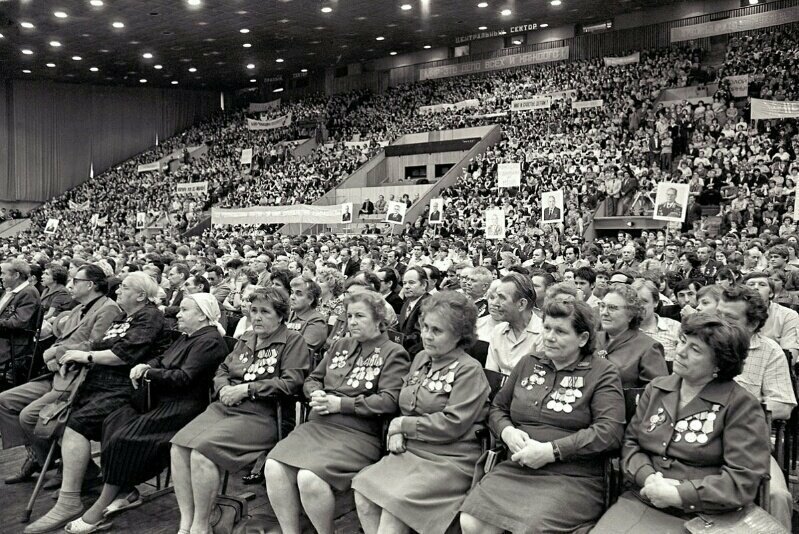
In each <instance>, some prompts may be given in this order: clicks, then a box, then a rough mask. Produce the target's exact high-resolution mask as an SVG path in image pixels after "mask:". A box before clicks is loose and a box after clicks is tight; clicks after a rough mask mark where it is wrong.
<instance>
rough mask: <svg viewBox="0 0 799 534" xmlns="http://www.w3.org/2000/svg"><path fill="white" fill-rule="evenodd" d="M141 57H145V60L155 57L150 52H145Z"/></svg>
mask: <svg viewBox="0 0 799 534" xmlns="http://www.w3.org/2000/svg"><path fill="white" fill-rule="evenodd" d="M141 57H143V58H144V59H153V55H152V54H151V53H149V52H145V53H144V54H142V55H141Z"/></svg>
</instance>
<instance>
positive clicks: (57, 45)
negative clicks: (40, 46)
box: [50, 41, 61, 48]
mask: <svg viewBox="0 0 799 534" xmlns="http://www.w3.org/2000/svg"><path fill="white" fill-rule="evenodd" d="M50 46H52V47H53V48H58V47H59V46H61V43H60V42H58V41H50Z"/></svg>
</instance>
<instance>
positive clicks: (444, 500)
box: [31, 288, 769, 534]
mask: <svg viewBox="0 0 799 534" xmlns="http://www.w3.org/2000/svg"><path fill="white" fill-rule="evenodd" d="M149 297H150V295H149V294H148V292H146V291H145V292H143V294H142V295H141V299H142V300H143V301H146V300H147V299H148V298H149ZM250 301H251V309H250V318H251V322H252V329H253V330H252V333H251V334H248V335H245V336H244V337H243V338H242V340H241V341H240V342H239V343H238V345H237V346H236V347H235V348H234V350H233V351H232V352H231V353H230V354H229V355H227V357H226V358H225V359H224V362H222V364H221V365H219V366H218V369H216V367H217V364H218V361H219V360H220V359H221V358H222V356H223V355H224V352H225V351H224V348H223V347H224V342H223V339H222V337H221V335H219V334H218V332H217V330H216V328H215V326H217V325H216V321H217V320H218V317H219V310H218V306H216V305H215V302H212V301H211V300H209V299H205V298H203V296H199V297H198V296H196V295H194V296H192V298H187V299H186V301H185V302H184V303H183V304H181V311H180V313H179V315H178V322H179V326H180V328H181V330H183V331H184V332H185V333H186V336H185V337H183V338H181V339H180V340H178V341H177V342H175V344H174V345H173V346H172V347H170V349H168V350H167V352H166V353H165V354H164V355H163V356H161V357H159V358H155V359H150V360H149V361H147V358H146V357H145V355H144V354H141V355H140V356H139V357H138V358H137V359H133V358H130V359H127V358H126V359H125V362H126V363H127V368H128V370H129V377H130V379H132V381H133V382H134V383H135V384H137V385H140V384H141V383H142V381H144V380H149V381H150V386H151V388H150V389H151V390H152V392H153V394H154V395H155V397H156V398H157V399H158V402H157V406H156V407H155V408H153V409H151V410H150V411H147V412H145V413H139V412H137V411H135V409H133V408H132V407H131V406H129V402H128V401H127V399H125V398H124V395H123V394H122V393H119V394H118V397H119V399H120V402H119V404H118V406H116V408H114V410H113V411H112V412H110V413H109V414H106V416H105V417H104V418H103V421H102V422H100V424H99V425H98V424H97V422H98V421H99V416H98V417H95V419H93V423H92V424H87V423H85V421H81V422H80V424H76V421H74V418H75V415H76V414H77V415H80V414H81V409H80V408H79V409H78V410H76V412H74V413H73V416H72V418H71V419H70V422H69V423H68V430H67V432H68V433H72V434H74V433H80V434H82V435H83V436H84V438H88V439H101V441H102V445H103V458H102V460H103V462H102V464H103V473H104V478H105V482H106V486H105V487H104V489H103V493H102V494H101V496H100V499H99V500H98V501H97V502H96V503H95V504H94V505H93V506H92V507H91V508H90V509H89V510H88V511H85V512H84V510H83V509H82V506H81V505H80V497H79V488H80V480H78V484H77V505H75V502H74V500H73V501H69V499H74V497H75V496H76V490H75V485H74V483H72V482H70V483H69V484H68V483H67V481H68V479H70V477H69V476H68V475H69V473H72V472H74V471H76V470H77V471H80V469H82V468H83V469H85V465H84V466H83V467H81V466H75V465H71V464H73V463H74V461H73V460H72V459H71V458H70V457H68V456H65V457H64V484H65V486H62V491H61V493H60V495H59V500H58V503H57V504H56V507H55V508H54V509H53V510H52V511H51V512H49V513H48V515H47V516H45V518H44V519H46V518H47V517H48V516H50V519H51V520H52V519H53V518H54V517H56V518H57V517H61V518H62V519H63V518H64V517H67V516H70V518H75V519H74V521H72V522H70V523H69V524H68V525H67V531H68V532H94V531H96V530H99V529H101V528H108V525H109V520H108V519H107V518H105V517H103V510H105V507H107V506H108V505H109V503H111V502H113V500H114V499H116V498H118V496H119V495H120V494H121V493H123V492H124V491H126V490H129V488H131V487H132V486H133V485H135V484H136V483H139V482H141V481H143V480H144V479H145V478H146V477H149V476H152V475H153V474H154V473H156V472H158V470H160V469H162V468H164V467H165V466H166V465H167V462H168V461H169V458H170V456H171V463H172V474H173V479H174V486H175V494H176V497H177V500H178V504H179V507H180V515H181V519H180V526H179V532H181V533H191V534H204V533H207V532H211V528H210V526H209V521H210V516H211V511H212V509H213V506H214V501H215V498H216V495H217V492H218V489H219V486H220V480H221V473H222V472H223V470H229V471H234V470H238V469H241V468H243V467H244V466H246V465H248V464H250V463H252V462H253V461H255V460H256V459H257V457H258V456H259V454H261V453H262V452H263V451H264V450H269V451H270V452H269V454H268V457H267V460H266V465H265V474H266V487H267V494H268V496H269V501H270V505H271V508H272V509H273V510H274V516H275V523H276V524H275V531H276V532H277V531H282V532H284V533H287V534H295V533H299V532H300V531H301V525H302V522H303V516H306V517H307V518H308V519H309V520H310V522H311V523H312V524H313V526H314V528H315V529H316V530H317V531H318V532H320V533H332V532H333V521H334V505H335V499H336V496H337V495H338V494H340V493H341V492H344V491H346V490H348V489H350V488H352V489H353V490H354V492H355V501H356V505H357V511H358V516H359V518H360V521H361V525H362V528H363V530H364V532H366V533H367V534H373V533H378V532H379V533H393V532H409V531H411V530H413V531H415V532H419V533H444V532H449V531H453V530H457V529H458V528H460V529H462V530H463V531H464V532H466V533H467V534H468V533H486V532H502V531H510V532H513V533H522V532H524V533H526V532H547V533H549V532H588V531H589V530H590V529H591V528H594V531H595V532H671V531H674V532H679V531H680V529H681V528H682V524H683V523H684V522H685V521H686V520H687V519H689V518H690V517H691V516H692V515H695V514H697V513H700V512H702V513H711V514H712V513H720V512H725V511H728V510H734V509H737V508H739V507H741V506H745V505H747V504H750V503H752V502H753V501H754V499H755V496H756V493H757V488H758V486H759V484H760V481H761V479H762V477H763V476H764V475H765V474H766V473H768V465H769V442H768V429H767V427H766V422H765V418H764V415H763V412H762V410H761V408H760V405H759V403H758V401H757V400H756V399H755V398H754V397H753V396H751V395H750V394H749V393H747V392H746V391H745V390H744V389H743V388H741V387H740V386H738V385H737V384H736V383H735V382H734V381H733V380H732V378H733V377H734V376H736V375H737V374H738V373H740V372H741V369H742V366H743V362H744V359H745V357H746V354H747V349H748V337H747V335H746V334H745V333H744V331H743V330H741V329H740V328H739V327H737V326H734V325H731V324H729V323H727V322H725V321H724V320H721V319H719V318H718V317H716V316H710V315H705V314H696V315H694V316H691V317H689V318H687V319H686V320H685V321H684V323H683V326H682V333H681V337H680V341H679V344H678V347H677V350H676V359H675V365H674V374H673V375H671V376H663V377H658V378H655V379H654V380H653V381H652V382H651V383H650V385H649V386H648V387H647V388H646V390H645V392H644V394H643V395H642V397H641V399H640V402H639V404H638V410H637V413H636V415H635V417H634V418H633V420H632V421H631V422H630V424H629V425H628V426H627V429H626V432H625V401H624V393H623V389H622V380H621V377H620V374H619V371H618V369H617V367H616V366H615V365H614V364H613V363H611V362H610V361H609V360H608V359H605V358H601V357H595V356H594V355H593V354H594V349H595V338H596V332H595V330H594V326H593V322H594V321H593V312H592V310H591V309H590V308H589V307H588V306H587V305H585V304H584V303H582V302H567V301H561V300H551V301H548V302H547V304H546V305H545V307H544V310H543V311H544V321H543V324H544V326H543V350H542V352H541V353H540V354H532V355H530V356H528V357H525V358H523V359H522V360H521V361H520V362H519V363H518V365H517V366H516V367H515V369H514V370H513V372H512V373H511V375H510V376H509V378H508V380H507V381H506V382H505V384H504V385H503V386H502V388H501V389H500V391H499V392H498V393H497V395H496V397H495V398H494V400H493V402H490V401H489V397H490V387H489V384H488V381H487V379H486V376H485V373H484V372H483V369H482V368H481V366H480V364H479V363H478V362H477V361H476V360H474V359H473V358H471V357H470V356H469V355H468V354H467V353H466V352H465V350H464V349H465V348H468V347H469V345H470V344H471V343H472V342H473V341H474V339H475V325H476V309H475V307H474V305H473V304H472V303H471V301H470V300H469V299H468V298H467V297H466V296H464V295H463V294H461V293H455V292H448V291H445V292H440V293H437V294H435V295H433V296H432V297H430V298H428V299H426V301H425V303H424V305H423V310H422V317H421V340H422V343H423V346H424V350H423V351H422V352H420V353H419V354H418V355H417V356H416V357H415V358H414V359H413V361H410V358H409V356H408V353H407V352H406V351H405V350H404V349H403V348H402V347H401V346H400V345H398V344H395V343H393V342H391V341H390V340H388V338H387V335H386V318H385V306H384V304H383V300H382V298H381V297H380V295H378V294H376V293H371V292H363V293H358V294H355V295H352V296H350V297H349V299H348V301H347V309H346V316H347V321H348V330H349V334H350V335H349V337H346V338H342V339H339V340H337V341H336V342H335V343H334V344H333V345H332V346H331V347H330V348H329V350H328V351H327V352H326V354H325V356H324V358H323V359H322V361H321V362H320V363H319V365H318V366H317V367H316V368H315V369H313V370H312V371H311V372H310V374H308V375H307V377H306V374H307V371H308V366H309V362H310V352H309V350H308V348H307V346H306V344H305V342H304V341H303V338H302V336H301V335H300V334H299V333H297V332H295V331H292V330H290V329H288V328H286V325H285V321H286V318H287V317H288V315H289V314H288V297H287V296H286V294H285V293H284V292H283V291H281V290H279V289H275V288H263V289H258V290H256V291H255V292H253V293H252V295H251V296H250ZM147 306H149V305H145V307H147ZM113 328H114V327H113V326H112V329H113ZM134 334H135V332H134V326H133V325H131V326H130V328H129V329H128V330H127V332H126V336H127V337H136V336H135V335H134ZM201 340H202V341H201ZM152 341H154V340H151V342H152ZM108 350H111V351H114V346H113V344H112V345H111V346H110V348H109V349H108ZM74 361H78V358H75V360H74ZM144 362H146V363H144ZM102 367H104V365H100V364H99V362H98V363H95V365H94V366H93V367H92V370H91V372H90V379H91V375H92V374H93V373H97V372H99V371H97V370H98V369H99V368H102ZM214 369H216V373H215V375H214V376H213V387H212V391H213V395H212V399H213V400H212V401H211V403H210V405H208V406H207V408H205V404H204V401H207V386H208V383H209V381H210V376H211V373H213V372H214ZM125 391H126V394H128V395H129V394H130V393H129V392H128V390H125ZM300 392H302V394H303V395H304V397H305V398H306V399H307V400H308V401H309V403H310V415H309V417H308V420H307V422H305V423H303V424H301V425H300V426H298V427H297V428H296V429H295V430H294V431H293V432H291V433H290V434H289V435H288V436H287V437H286V438H284V439H283V440H280V441H278V439H277V437H278V422H277V417H276V402H277V401H278V400H279V399H281V398H283V397H285V396H288V395H295V394H298V393H300ZM94 394H95V393H87V395H88V396H92V395H94ZM79 397H80V396H79ZM189 397H190V398H191V400H187V398H189ZM385 423H387V433H386V435H387V438H386V441H387V443H386V444H385V447H386V448H387V449H388V451H387V452H388V454H386V451H385V450H384V445H383V444H382V438H383V434H384V424H385ZM486 426H488V427H489V428H490V430H491V432H492V433H493V434H494V435H495V436H497V437H498V438H499V439H501V441H502V442H503V443H504V444H505V445H506V447H507V450H508V452H507V458H506V459H504V460H503V461H501V462H500V463H498V465H496V466H495V467H494V468H493V469H491V470H488V472H487V473H486V471H487V470H486V469H485V467H484V466H483V465H482V459H483V458H484V457H481V454H482V453H483V451H482V450H481V444H480V441H479V439H478V437H477V432H478V431H480V430H481V429H484V428H485V427H486ZM64 439H65V441H66V440H67V435H66V434H65V437H64ZM170 443H171V449H170ZM620 447H621V451H622V460H621V465H622V470H623V472H624V475H625V477H626V478H627V479H628V482H629V492H628V493H625V494H624V495H622V497H621V498H620V499H619V501H618V503H617V504H615V505H614V506H613V507H612V508H611V509H610V510H607V511H604V506H603V503H604V485H603V461H602V460H603V459H604V458H605V457H607V456H608V455H610V454H615V453H616V451H618V450H619V448H620ZM170 452H171V454H170ZM81 476H82V475H81ZM65 489H66V491H65ZM603 512H604V515H603ZM52 514H55V515H52ZM597 522H598V523H597ZM35 525H36V523H34V524H33V525H31V526H35ZM38 531H39V530H32V531H31V532H38Z"/></svg>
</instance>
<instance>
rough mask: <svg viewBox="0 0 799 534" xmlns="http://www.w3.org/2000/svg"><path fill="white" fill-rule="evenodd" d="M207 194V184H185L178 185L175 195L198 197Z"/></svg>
mask: <svg viewBox="0 0 799 534" xmlns="http://www.w3.org/2000/svg"><path fill="white" fill-rule="evenodd" d="M203 193H208V182H188V183H185V184H178V185H177V190H176V191H175V194H176V195H177V196H181V195H198V194H203Z"/></svg>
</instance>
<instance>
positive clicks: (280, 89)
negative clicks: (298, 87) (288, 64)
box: [272, 87, 283, 93]
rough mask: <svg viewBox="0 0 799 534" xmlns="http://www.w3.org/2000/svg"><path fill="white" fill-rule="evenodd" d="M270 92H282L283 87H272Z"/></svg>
mask: <svg viewBox="0 0 799 534" xmlns="http://www.w3.org/2000/svg"><path fill="white" fill-rule="evenodd" d="M272 92H273V93H282V92H283V88H282V87H278V88H277V89H274V90H273V91H272Z"/></svg>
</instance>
